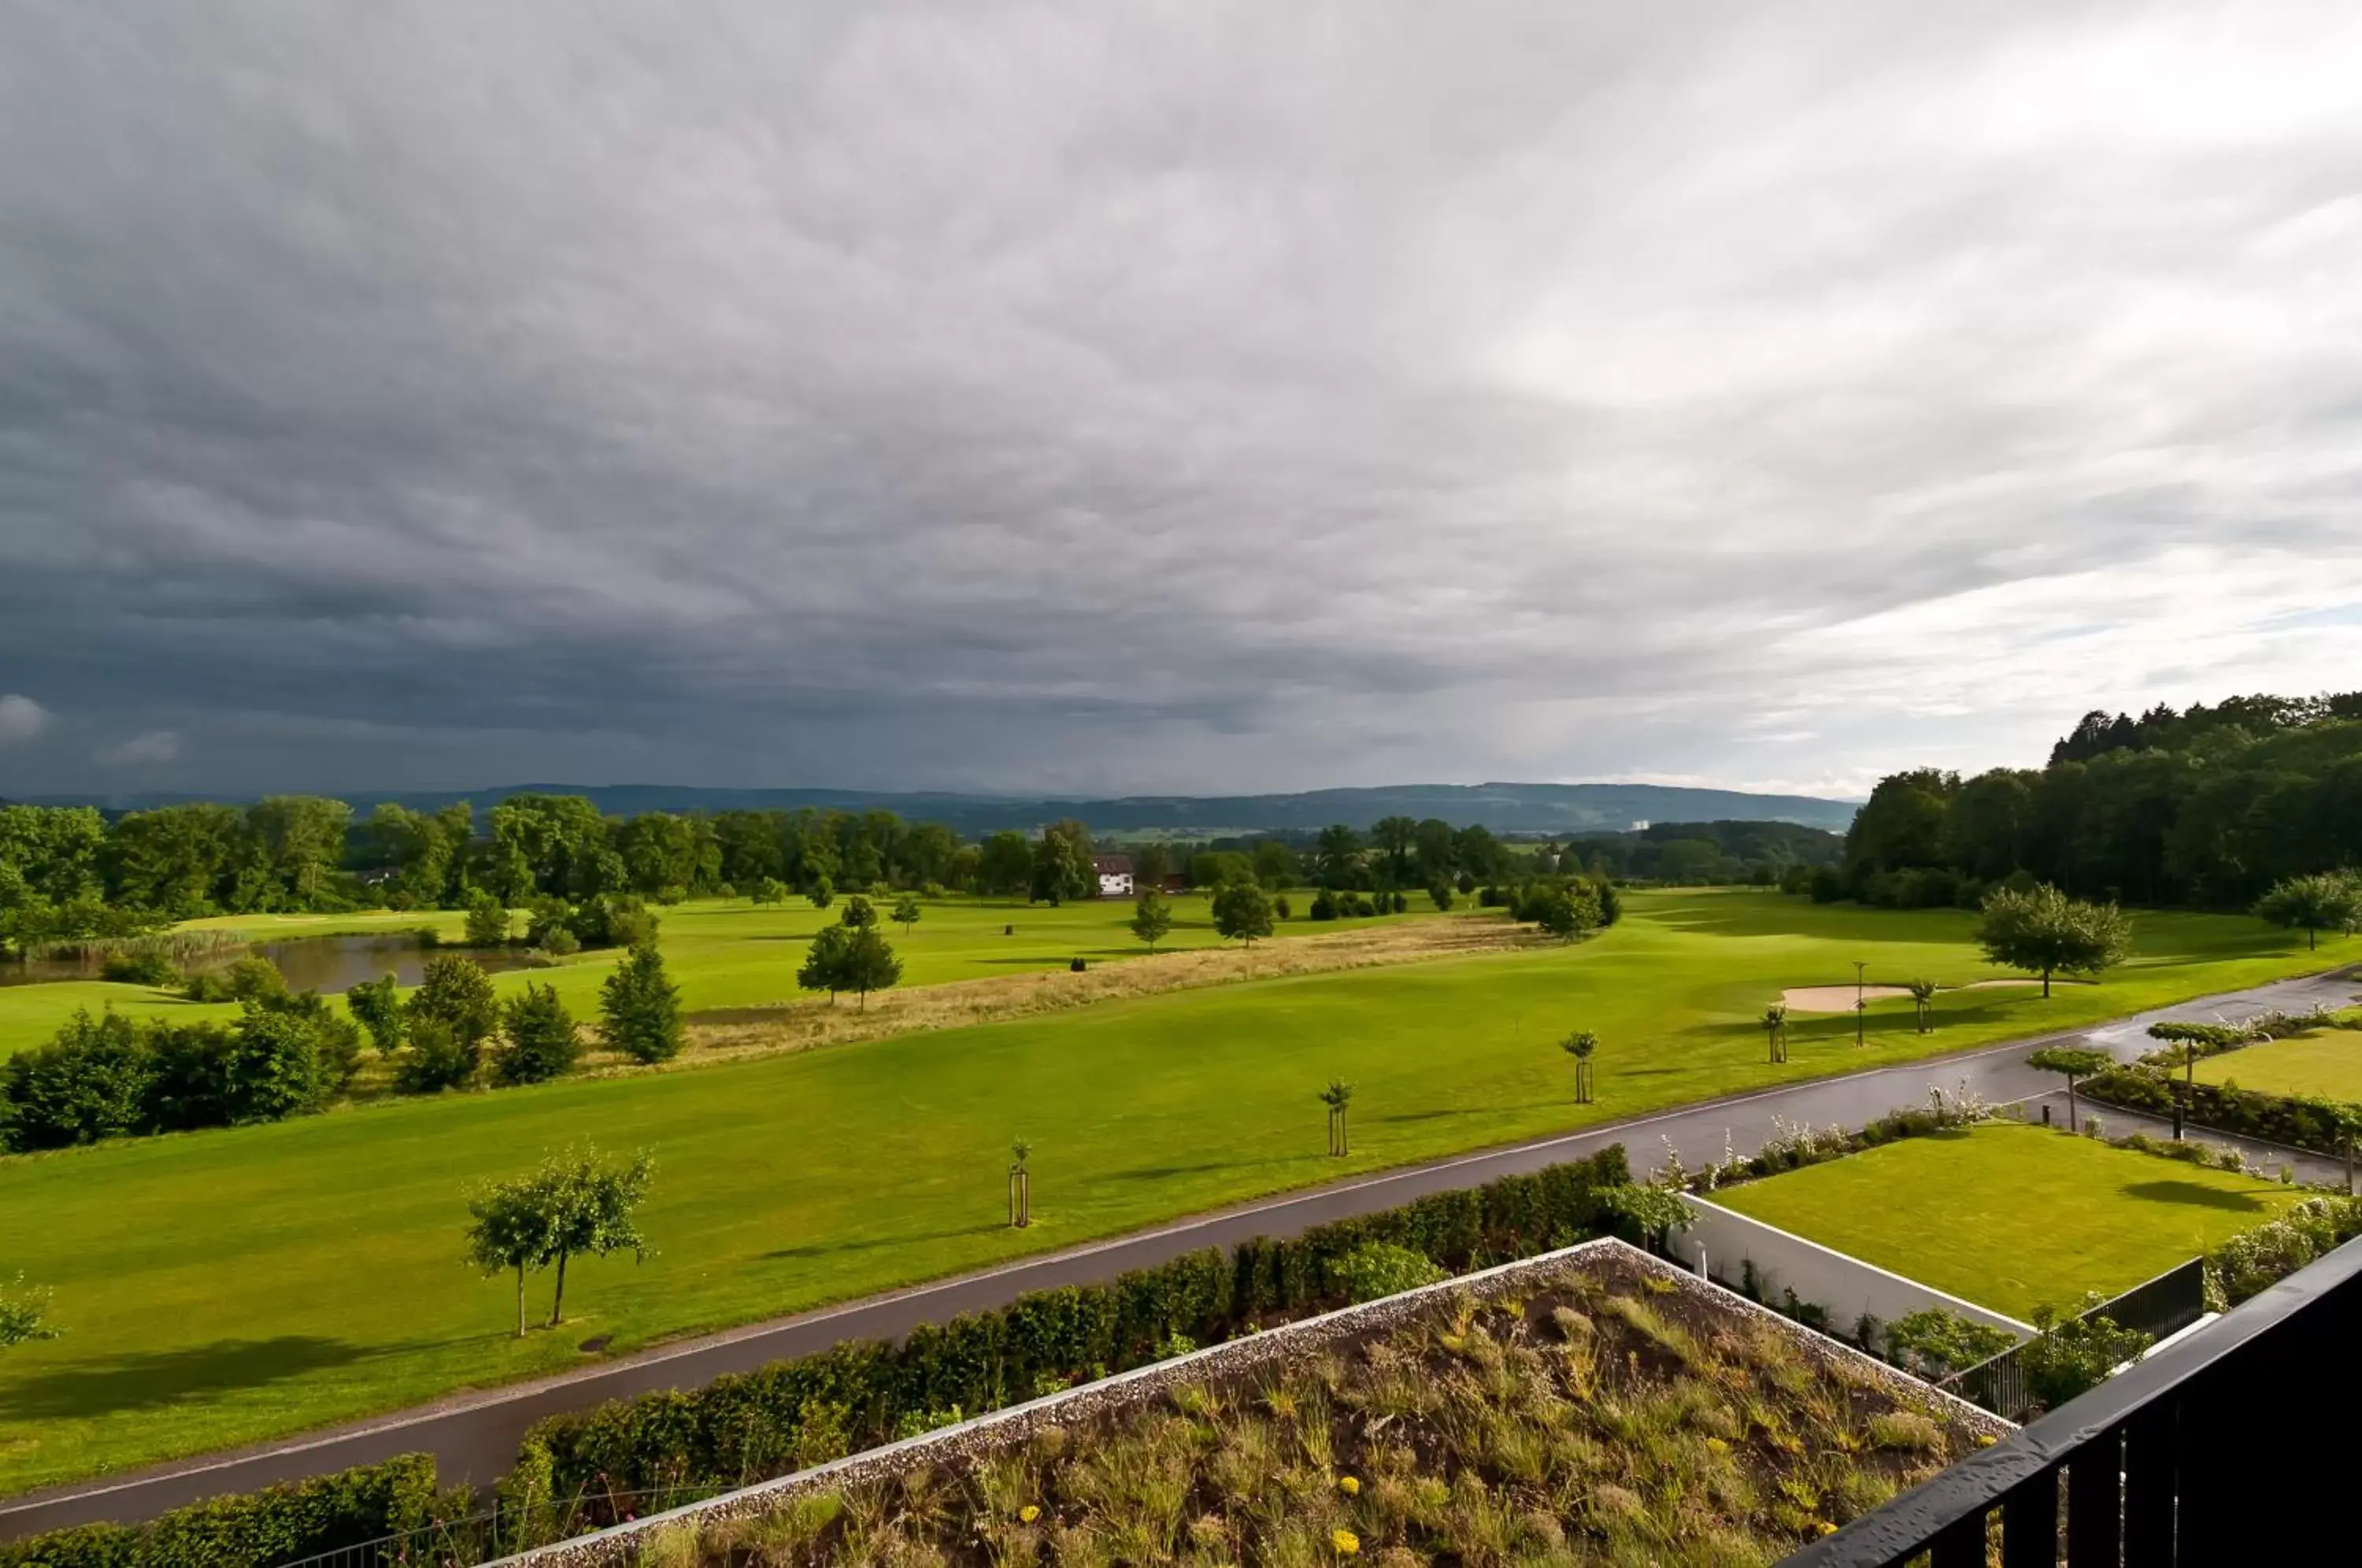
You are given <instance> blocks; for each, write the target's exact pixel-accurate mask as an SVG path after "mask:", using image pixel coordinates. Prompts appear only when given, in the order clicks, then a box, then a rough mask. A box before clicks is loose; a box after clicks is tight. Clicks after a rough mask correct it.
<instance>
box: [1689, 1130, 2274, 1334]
mask: <svg viewBox="0 0 2362 1568" xmlns="http://www.w3.org/2000/svg"><path fill="white" fill-rule="evenodd" d="M2303 1196H2304V1194H2303V1193H2302V1192H2301V1191H2300V1190H2299V1189H2297V1188H2294V1187H2282V1186H2280V1185H2279V1183H2277V1182H2269V1181H2260V1180H2257V1178H2255V1177H2253V1176H2240V1175H2238V1174H2236V1173H2235V1172H2231V1171H2216V1170H2207V1169H2205V1168H2203V1167H2202V1166H2198V1165H2182V1164H2180V1162H2178V1161H2168V1160H2165V1159H2162V1158H2159V1157H2158V1155H2155V1154H2141V1153H2139V1152H2137V1151H2136V1150H2130V1149H2111V1148H2109V1147H2108V1146H2107V1145H2106V1144H2105V1143H2101V1142H2100V1141H2099V1140H2098V1139H2096V1138H2079V1137H2076V1136H2074V1135H2073V1134H2071V1133H2068V1132H2054V1131H2051V1130H2049V1129H2047V1128H2041V1127H2023V1126H2018V1125H2015V1124H2014V1123H2009V1122H1989V1123H1987V1124H1985V1125H1983V1126H1981V1127H1977V1128H1975V1129H1973V1130H1971V1131H1969V1132H1948V1133H1941V1134H1938V1135H1937V1136H1935V1137H1930V1138H1906V1139H1904V1140H1903V1141H1902V1142H1900V1143H1888V1144H1886V1145H1884V1146H1883V1147H1881V1148H1876V1149H1870V1150H1866V1151H1864V1152H1863V1153H1861V1154H1850V1155H1848V1156H1846V1157H1845V1158H1843V1159H1839V1160H1832V1161H1830V1162H1828V1163H1827V1164H1826V1165H1808V1166H1806V1167H1805V1169H1803V1170H1800V1171H1790V1172H1789V1173H1788V1174H1787V1175H1785V1176H1771V1177H1768V1178H1767V1179H1765V1180H1762V1181H1756V1182H1748V1183H1746V1184H1744V1185H1742V1186H1739V1187H1729V1188H1727V1189H1726V1190H1724V1191H1721V1192H1717V1193H1716V1194H1715V1195H1714V1201H1715V1202H1716V1203H1719V1204H1721V1205H1722V1206H1723V1207H1724V1208H1726V1209H1737V1210H1738V1212H1739V1213H1741V1214H1745V1215H1749V1216H1751V1217H1752V1218H1754V1219H1757V1220H1762V1221H1763V1222H1764V1223H1766V1224H1769V1225H1777V1226H1778V1227H1779V1228H1780V1229H1782V1230H1783V1231H1789V1232H1790V1233H1792V1234H1794V1235H1798V1236H1803V1237H1805V1239H1806V1240H1808V1241H1814V1242H1819V1243H1820V1244H1821V1245H1823V1246H1825V1247H1833V1248H1835V1249H1836V1250H1837V1251H1838V1252H1841V1253H1849V1254H1850V1255H1851V1256H1854V1257H1857V1258H1860V1259H1861V1260H1862V1261H1863V1262H1865V1263H1871V1264H1877V1265H1878V1266H1879V1267H1881V1268H1882V1269H1886V1270H1888V1271H1890V1272H1892V1273H1894V1274H1899V1275H1904V1276H1906V1277H1907V1278H1911V1279H1915V1280H1918V1281H1919V1282H1920V1283H1921V1284H1923V1285H1932V1286H1935V1287H1936V1288H1937V1289H1938V1290H1943V1291H1948V1292H1950V1293H1951V1294H1952V1295H1954V1296H1958V1297H1961V1298H1963V1299H1965V1300H1969V1301H1974V1302H1976V1303H1977V1304H1978V1305H1980V1306H1983V1307H1990V1308H1992V1309H1993V1310H1994V1311H1996V1312H2005V1313H2007V1314H2008V1315H2009V1316H2011V1317H2013V1318H2016V1319H2019V1320H2027V1319H2029V1318H2030V1317H2031V1316H2032V1314H2033V1312H2034V1309H2035V1308H2036V1307H2037V1306H2040V1305H2042V1304H2044V1303H2046V1302H2047V1303H2048V1304H2050V1305H2052V1306H2055V1307H2058V1308H2061V1309H2068V1310H2072V1309H2074V1308H2075V1307H2076V1306H2078V1305H2079V1304H2080V1303H2081V1300H2082V1298H2083V1293H2084V1292H2085V1291H2089V1290H2096V1291H2098V1292H2100V1293H2101V1294H2102V1295H2103V1296H2114V1295H2115V1294H2117V1293H2118V1292H2120V1291H2124V1290H2129V1289H2131V1288H2132V1287H2133V1286H2136V1285H2138V1284H2140V1283H2141V1282H2142V1281H2143V1280H2145V1279H2149V1278H2153V1277H2154V1276H2156V1275H2159V1274H2162V1273H2164V1272H2165V1271H2166V1270H2167V1269H2169V1268H2171V1267H2173V1266H2174V1265H2175V1264H2180V1263H2184V1262H2187V1261H2188V1260H2189V1259H2191V1258H2192V1257H2194V1256H2196V1255H2197V1254H2198V1253H2202V1252H2205V1251H2206V1250H2207V1249H2209V1248H2211V1247H2213V1246H2216V1245H2218V1244H2219V1243H2221V1242H2223V1241H2224V1240H2225V1239H2227V1238H2228V1237H2230V1236H2233V1235H2235V1234H2236V1233H2237V1232H2239V1231H2245V1230H2248V1229H2251V1228H2252V1227H2254V1226H2257V1225H2259V1224H2261V1223H2263V1222H2264V1221H2265V1220H2269V1219H2270V1218H2271V1217H2272V1216H2273V1215H2274V1214H2276V1213H2278V1212H2279V1210H2280V1209H2283V1208H2285V1207H2287V1206H2288V1205H2289V1204H2291V1203H2294V1202H2296V1201H2298V1200H2299V1199H2300V1198H2302V1197H2303Z"/></svg>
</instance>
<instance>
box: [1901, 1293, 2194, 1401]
mask: <svg viewBox="0 0 2362 1568" xmlns="http://www.w3.org/2000/svg"><path fill="white" fill-rule="evenodd" d="M2205 1315H2206V1260H2205V1259H2203V1258H2191V1260H2190V1261H2189V1262H2188V1263H2185V1264H2177V1265H2175V1266H2174V1267H2172V1268H2169V1269H2168V1270H2166V1271H2165V1272H2164V1273H2163V1274H2160V1275H2158V1276H2157V1277H2156V1278H2154V1279H2151V1280H2147V1281H2145V1282H2143V1283H2142V1284H2139V1285H2136V1286H2133V1287H2132V1288H2131V1289H2130V1290H2127V1291H2125V1293H2124V1294H2123V1295H2122V1296H2118V1297H2114V1298H2113V1299H2110V1300H2107V1301H2103V1302H2101V1303H2100V1304H2099V1305H2098V1306H2097V1307H2094V1308H2092V1309H2091V1310H2090V1311H2088V1312H2084V1313H2081V1314H2079V1316H2080V1317H2083V1318H2105V1319H2106V1320H2108V1321H2110V1322H2112V1323H2114V1325H2115V1326H2116V1327H2118V1328H2119V1329H2132V1330H2135V1331H2138V1332H2140V1333H2144V1334H2147V1336H2148V1338H2149V1342H2150V1343H2151V1344H2161V1343H2163V1342H2165V1341H2166V1340H2167V1339H2169V1338H2170V1337H2171V1336H2172V1335H2174V1334H2176V1333H2179V1332H2180V1331H2182V1330H2184V1329H2186V1328H2188V1327H2190V1325H2191V1324H2192V1323H2195V1322H2196V1321H2198V1320H2199V1319H2201V1318H2202V1317H2204V1316H2205ZM2028 1343H2031V1342H2030V1341H2029V1342H2028ZM1937 1386H1938V1387H1942V1388H1945V1389H1948V1390H1949V1391H1951V1392H1952V1393H1954V1394H1958V1395H1959V1396H1960V1397H1962V1398H1964V1399H1970V1400H1973V1401H1975V1402H1976V1403H1977V1404H1980V1405H1982V1406H1983V1407H1984V1408H1986V1409H1988V1410H1991V1411H1992V1413H1993V1414H1994V1415H1996V1416H2005V1417H2007V1418H2008V1419H2011V1420H2013V1421H2023V1420H2025V1418H2026V1415H2027V1412H2028V1410H2029V1409H2030V1408H2031V1404H2032V1401H2031V1400H2030V1399H2029V1398H2028V1397H2027V1395H2026V1391H2025V1345H2023V1344H2018V1345H2012V1346H2011V1347H2010V1348H2009V1349H2007V1350H2005V1351H2003V1352H2002V1353H2001V1354H1999V1355H1997V1356H1994V1357H1993V1358H1992V1360H1991V1361H1981V1362H1979V1363H1977V1364H1976V1365H1974V1366H1971V1367H1970V1368H1969V1369H1967V1370H1966V1371H1964V1372H1956V1373H1954V1374H1953V1375H1951V1376H1949V1377H1947V1378H1946V1379H1944V1381H1943V1382H1942V1383H1941V1384H1939V1385H1937Z"/></svg>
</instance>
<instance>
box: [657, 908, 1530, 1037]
mask: <svg viewBox="0 0 2362 1568" xmlns="http://www.w3.org/2000/svg"><path fill="white" fill-rule="evenodd" d="M1554 945H1556V942H1555V940H1554V939H1553V938H1551V937H1547V936H1541V935H1539V934H1538V933H1535V932H1533V931H1530V930H1529V929H1527V928H1525V927H1522V926H1519V925H1517V924H1515V923H1513V922H1508V921H1479V920H1429V921H1415V922H1405V923H1403V924H1400V925H1379V926H1364V927H1362V928H1360V929H1358V930H1354V931H1341V932H1336V933H1325V934H1322V935H1319V936H1298V937H1290V938H1289V939H1287V940H1286V941H1285V942H1266V943H1263V944H1258V945H1256V946H1255V947H1253V948H1252V949H1248V948H1242V947H1201V948H1191V949H1189V950H1187V951H1185V952H1177V953H1159V954H1155V955H1149V956H1144V957H1140V958H1128V959H1125V960H1124V961H1123V962H1121V963H1118V964H1105V965H1101V966H1097V967H1094V968H1089V969H1085V970H1083V971H1081V972H1080V973H1076V972H1074V971H1072V970H1066V969H1050V970H1043V971H1039V972H1036V973H1032V974H1023V975H996V976H993V977H990V978H988V979H981V980H958V981H954V982H952V983H951V984H949V985H942V986H920V987H915V988H911V989H910V990H900V991H881V992H879V993H877V994H876V995H874V996H872V997H871V998H870V999H869V1005H868V1007H867V1008H866V1010H865V1009H863V1008H860V1007H858V1006H856V1005H855V1002H854V1000H853V999H852V998H850V997H844V998H840V999H837V1000H836V1002H835V1003H834V1004H833V1005H832V1004H831V1003H830V1001H829V1000H828V999H827V998H825V997H816V998H814V999H811V1000H809V1001H796V1002H787V1003H782V1004H780V1005H778V1006H774V1007H755V1008H739V1009H735V1010H731V1011H727V1012H707V1013H700V1014H697V1015H695V1016H694V1017H692V1018H690V1020H689V1043H690V1052H689V1057H685V1058H684V1060H685V1061H686V1060H688V1059H689V1058H690V1057H693V1058H694V1059H696V1060H699V1061H714V1060H723V1059H730V1058H734V1057H743V1056H752V1055H771V1054H773V1053H777V1052H780V1051H802V1050H809V1049H811V1047H813V1046H815V1045H835V1044H844V1043H850V1042H853V1041H858V1040H877V1039H882V1038H883V1037H885V1036H887V1035H889V1034H906V1033H909V1032H912V1031H914V1030H924V1029H962V1028H966V1027H967V1026H968V1025H970V1024H977V1023H1000V1022H1005V1021H1008V1020H1010V1019H1015V1018H1030V1017H1032V1016H1034V1015H1036V1014H1040V1013H1049V1012H1065V1011H1069V1010H1073V1009H1075V1008H1082V1007H1092V1006H1095V1005H1097V1004H1098V1003H1100V1002H1109V1001H1122V1000H1128V999H1131V998H1134V997H1146V996H1156V995H1160V994H1162V993H1164V992H1166V991H1183V990H1194V989H1196V988H1199V987H1201V986H1222V985H1232V984H1236V983H1237V982H1239V981H1242V980H1269V979H1277V978H1281V977H1286V976H1290V975H1319V974H1330V973H1334V972H1336V971H1339V970H1344V969H1367V968H1374V967H1377V966H1383V965H1391V964H1414V963H1420V962H1424V961H1426V960H1429V959H1435V958H1461V957H1468V956H1472V955H1479V954H1485V953H1510V952H1517V951H1520V950H1523V949H1529V948H1534V947H1546V946H1554Z"/></svg>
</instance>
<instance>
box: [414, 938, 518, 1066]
mask: <svg viewBox="0 0 2362 1568" xmlns="http://www.w3.org/2000/svg"><path fill="white" fill-rule="evenodd" d="M403 1011H404V1013H405V1014H406V1019H405V1021H406V1022H407V1024H408V1026H409V1029H410V1032H411V1033H412V1034H413V1035H415V1034H416V1033H417V1031H418V1026H419V1024H420V1023H421V1022H422V1021H424V1022H427V1023H433V1024H437V1025H440V1026H441V1027H443V1028H444V1029H447V1030H448V1031H449V1032H450V1033H451V1035H452V1037H453V1039H455V1040H456V1041H458V1043H459V1045H460V1047H461V1048H462V1049H463V1050H465V1051H466V1052H467V1053H468V1055H469V1063H470V1065H471V1066H472V1064H473V1062H474V1060H475V1056H476V1054H477V1053H478V1052H479V1051H480V1050H481V1048H482V1046H483V1043H484V1042H485V1041H486V1040H488V1039H490V1038H491V1034H492V1032H493V1031H494V1030H496V1029H498V1028H499V1027H500V1022H501V1012H500V1002H499V1000H498V999H496V998H495V997H494V996H493V995H492V980H491V976H489V975H487V974H485V973H484V971H483V967H482V966H480V965H479V964H478V963H477V962H476V961H475V960H474V959H472V958H467V957H462V956H461V955H458V954H456V953H438V954H436V955H435V956H434V957H432V958H429V959H428V960H427V961H426V974H425V977H424V978H423V979H422V980H421V981H420V982H419V986H418V988H417V989H416V990H414V991H413V992H412V993H411V994H410V1000H409V1002H408V1004H407V1005H406V1006H405V1007H404V1009H403Z"/></svg>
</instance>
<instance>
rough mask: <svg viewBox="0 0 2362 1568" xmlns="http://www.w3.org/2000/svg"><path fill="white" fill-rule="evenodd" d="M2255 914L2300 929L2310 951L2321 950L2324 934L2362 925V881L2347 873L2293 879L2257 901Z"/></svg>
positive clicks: (2287, 880) (2282, 882)
mask: <svg viewBox="0 0 2362 1568" xmlns="http://www.w3.org/2000/svg"><path fill="white" fill-rule="evenodd" d="M2256 915H2257V918H2258V919H2260V920H2264V921H2268V922H2270V923H2272V924H2273V925H2277V926H2285V927H2290V928H2292V929H2298V930H2301V931H2302V932H2303V933H2304V945H2305V949H2306V950H2307V951H2308V952H2311V951H2312V950H2314V949H2317V948H2319V947H2320V945H2321V933H2323V932H2324V931H2335V932H2345V933H2351V932H2352V931H2353V930H2354V928H2355V926H2356V924H2357V923H2362V881H2357V880H2356V878H2355V877H2354V876H2353V874H2352V873H2350V872H2345V871H2329V872H2321V873H2318V874H2316V875H2313V876H2311V877H2290V878H2287V879H2285V880H2283V881H2281V882H2279V883H2278V884H2277V885H2275V886H2274V887H2273V889H2272V890H2271V891H2270V892H2268V893H2266V894H2265V895H2264V896H2263V897H2262V898H2261V899H2258V900H2257V901H2256Z"/></svg>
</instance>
